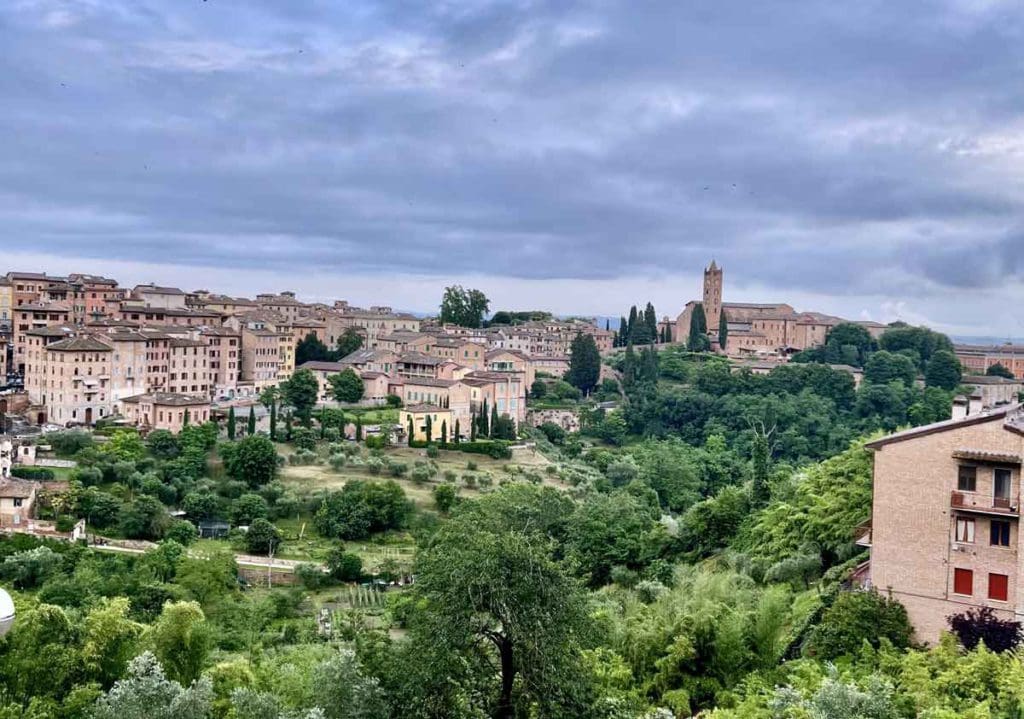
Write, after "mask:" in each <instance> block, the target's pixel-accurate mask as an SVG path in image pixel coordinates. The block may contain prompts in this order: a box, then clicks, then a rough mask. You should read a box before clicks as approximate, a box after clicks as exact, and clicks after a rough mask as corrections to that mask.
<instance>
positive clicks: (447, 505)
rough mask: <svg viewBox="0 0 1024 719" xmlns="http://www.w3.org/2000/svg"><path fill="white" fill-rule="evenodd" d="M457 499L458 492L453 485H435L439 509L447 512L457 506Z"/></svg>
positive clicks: (436, 501) (435, 497)
mask: <svg viewBox="0 0 1024 719" xmlns="http://www.w3.org/2000/svg"><path fill="white" fill-rule="evenodd" d="M457 500H458V494H457V493H456V492H455V487H453V486H452V485H450V484H439V485H437V486H436V487H434V504H435V505H436V506H437V509H438V511H441V512H444V513H446V514H447V513H448V512H449V511H451V508H452V507H453V506H455V502H456V501H457Z"/></svg>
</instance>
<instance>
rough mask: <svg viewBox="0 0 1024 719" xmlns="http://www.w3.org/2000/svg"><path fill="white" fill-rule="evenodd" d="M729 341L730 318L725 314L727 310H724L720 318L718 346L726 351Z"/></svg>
mask: <svg viewBox="0 0 1024 719" xmlns="http://www.w3.org/2000/svg"><path fill="white" fill-rule="evenodd" d="M728 341H729V319H728V318H727V317H726V316H725V310H722V313H721V315H720V316H719V318H718V346H719V347H721V348H722V351H723V352H725V345H726V343H727V342H728Z"/></svg>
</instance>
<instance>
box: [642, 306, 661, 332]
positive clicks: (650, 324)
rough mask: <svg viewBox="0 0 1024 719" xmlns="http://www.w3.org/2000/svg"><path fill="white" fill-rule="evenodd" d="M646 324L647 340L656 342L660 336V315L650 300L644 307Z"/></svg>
mask: <svg viewBox="0 0 1024 719" xmlns="http://www.w3.org/2000/svg"><path fill="white" fill-rule="evenodd" d="M644 325H645V327H646V329H647V337H646V338H645V341H646V342H654V340H655V339H656V338H657V336H658V315H657V313H656V312H655V311H654V305H652V304H651V303H650V302H648V303H647V307H645V308H644Z"/></svg>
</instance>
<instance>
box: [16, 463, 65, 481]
mask: <svg viewBox="0 0 1024 719" xmlns="http://www.w3.org/2000/svg"><path fill="white" fill-rule="evenodd" d="M11 476H12V477H17V478H19V479H33V480H37V481H41V482H42V481H47V480H50V479H53V478H54V476H55V475H54V473H53V470H52V469H49V468H48V467H25V466H23V465H15V466H14V467H12V468H11Z"/></svg>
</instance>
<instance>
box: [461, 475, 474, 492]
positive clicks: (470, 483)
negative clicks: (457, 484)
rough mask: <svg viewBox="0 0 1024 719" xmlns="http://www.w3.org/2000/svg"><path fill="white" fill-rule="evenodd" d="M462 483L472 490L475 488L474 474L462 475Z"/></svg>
mask: <svg viewBox="0 0 1024 719" xmlns="http://www.w3.org/2000/svg"><path fill="white" fill-rule="evenodd" d="M462 483H463V484H465V485H466V486H467V487H469V488H470V489H472V488H473V487H475V486H476V475H475V474H464V475H462Z"/></svg>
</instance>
